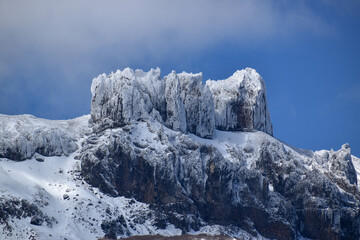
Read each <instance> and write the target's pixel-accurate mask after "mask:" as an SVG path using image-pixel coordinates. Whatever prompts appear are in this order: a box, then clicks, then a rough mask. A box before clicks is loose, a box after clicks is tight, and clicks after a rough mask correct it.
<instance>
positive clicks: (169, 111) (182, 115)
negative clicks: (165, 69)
mask: <svg viewBox="0 0 360 240" xmlns="http://www.w3.org/2000/svg"><path fill="white" fill-rule="evenodd" d="M91 92H92V101H91V118H92V121H93V123H94V124H95V125H94V128H95V129H97V130H96V131H100V130H103V129H106V128H109V127H110V128H111V127H116V126H124V125H125V124H128V123H130V122H131V121H137V120H140V119H150V118H151V119H157V120H158V121H160V122H164V123H165V125H166V126H167V127H169V128H171V129H173V130H175V131H180V132H182V133H187V132H190V133H194V134H196V135H198V136H200V137H205V138H211V137H212V134H213V132H214V128H215V125H214V106H213V103H212V97H211V94H210V92H209V89H208V88H207V87H206V86H204V85H203V84H202V75H201V74H187V73H181V74H176V73H175V72H172V73H170V74H169V75H168V76H166V77H165V78H164V79H161V78H160V69H158V68H157V69H152V70H150V71H149V72H147V73H145V72H143V71H142V70H136V71H135V72H134V71H133V70H132V69H129V68H126V69H125V70H123V71H119V70H118V71H117V72H116V73H112V74H110V75H109V76H106V75H105V74H102V75H100V76H99V77H97V78H95V79H94V80H93V83H92V86H91Z"/></svg>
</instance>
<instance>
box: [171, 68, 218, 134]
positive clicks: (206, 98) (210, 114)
mask: <svg viewBox="0 0 360 240" xmlns="http://www.w3.org/2000/svg"><path fill="white" fill-rule="evenodd" d="M178 76H179V79H180V86H181V95H180V96H181V99H182V101H183V102H184V106H185V110H186V124H187V129H188V131H189V132H191V133H194V134H196V135H197V136H200V137H204V138H212V135H213V133H214V128H215V122H214V107H213V106H214V102H213V99H212V96H211V93H210V91H209V88H208V87H207V86H205V85H204V84H203V83H202V73H197V74H192V73H185V72H183V73H180V74H178Z"/></svg>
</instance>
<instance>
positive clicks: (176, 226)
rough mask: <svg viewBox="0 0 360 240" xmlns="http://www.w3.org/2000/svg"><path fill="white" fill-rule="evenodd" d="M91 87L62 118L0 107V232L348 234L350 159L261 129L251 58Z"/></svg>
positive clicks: (261, 98)
mask: <svg viewBox="0 0 360 240" xmlns="http://www.w3.org/2000/svg"><path fill="white" fill-rule="evenodd" d="M91 92H92V101H91V114H90V115H87V116H83V117H79V118H76V119H72V120H57V121H54V120H45V119H38V118H35V117H33V116H31V115H21V116H6V115H0V183H1V185H0V224H1V226H2V231H0V238H1V239H69V240H70V239H98V238H101V237H104V236H106V237H109V238H120V237H126V236H131V235H147V234H161V235H166V236H172V235H179V234H181V233H190V234H197V233H207V234H226V235H229V236H233V237H239V238H241V239H253V238H256V239H304V238H309V239H359V237H360V211H359V204H360V193H359V190H360V189H359V187H358V184H357V179H358V178H359V174H360V159H359V158H356V157H355V156H352V155H351V153H350V147H349V145H348V144H344V145H343V146H342V147H341V149H339V150H338V151H333V150H331V151H327V150H321V151H316V152H313V151H310V150H303V149H298V148H295V147H292V146H289V145H287V144H285V143H283V142H281V141H279V140H277V139H276V138H274V137H273V136H272V134H273V129H272V124H271V121H270V114H269V110H268V107H267V101H266V90H265V84H264V81H263V79H262V78H261V76H260V75H259V74H258V73H257V72H256V71H255V70H254V69H250V68H247V69H244V70H241V71H237V72H235V73H234V75H232V76H231V77H230V78H228V79H225V80H219V81H212V80H208V81H207V82H206V84H203V80H202V74H201V73H199V74H192V73H191V74H189V73H185V72H183V73H180V74H176V73H175V72H172V73H170V74H169V75H167V76H165V77H164V78H161V75H160V69H152V70H150V71H149V72H143V71H142V70H136V71H133V70H131V69H129V68H127V69H124V70H123V71H119V70H118V71H117V72H116V73H111V74H110V75H105V74H102V75H99V76H98V77H97V78H95V79H94V80H93V83H92V86H91Z"/></svg>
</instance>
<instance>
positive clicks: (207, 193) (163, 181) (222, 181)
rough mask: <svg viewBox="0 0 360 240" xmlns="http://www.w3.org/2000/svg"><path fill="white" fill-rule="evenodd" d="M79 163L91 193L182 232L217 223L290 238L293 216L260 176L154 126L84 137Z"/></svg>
mask: <svg viewBox="0 0 360 240" xmlns="http://www.w3.org/2000/svg"><path fill="white" fill-rule="evenodd" d="M80 156H81V162H82V167H81V169H82V175H83V176H84V179H85V180H86V181H87V182H88V183H90V184H91V185H92V186H95V187H98V188H99V189H100V190H101V191H103V192H105V193H108V194H110V195H111V196H114V197H116V196H125V197H129V198H130V197H131V198H135V199H137V200H138V201H141V202H145V203H149V204H151V206H152V207H153V209H156V210H157V211H158V212H160V213H161V214H163V215H164V221H165V223H167V224H168V223H171V224H174V225H175V226H176V227H178V228H180V229H182V230H183V232H188V231H191V230H199V228H200V227H202V226H204V225H205V224H220V225H229V226H230V225H234V226H238V227H241V228H243V229H246V230H247V231H249V232H250V233H252V234H254V235H256V234H258V233H260V234H262V235H263V236H266V237H269V238H277V239H294V238H295V236H296V212H295V209H294V208H293V207H292V206H291V205H290V204H289V203H288V202H287V201H286V199H285V198H284V197H282V196H281V195H279V194H275V193H274V192H271V191H269V188H268V181H267V179H266V178H264V177H263V176H262V174H261V173H260V172H258V171H254V170H250V169H247V168H246V167H245V166H244V165H243V164H239V163H232V162H231V161H229V160H228V159H225V158H224V157H223V155H222V154H221V153H220V152H219V151H218V150H217V149H216V148H215V147H212V146H208V145H205V144H200V143H198V142H196V141H194V140H193V139H191V138H189V137H188V136H187V135H184V134H181V133H178V132H174V131H171V130H166V129H165V128H163V127H162V126H161V125H160V124H159V123H157V122H155V121H153V122H147V121H146V122H137V123H134V124H130V125H127V126H126V127H123V128H119V129H108V130H106V131H104V132H103V133H102V134H101V135H99V134H97V135H95V134H94V135H91V136H89V140H88V141H87V142H84V148H83V150H82V153H81V154H80ZM167 224H165V225H164V227H165V226H166V225H167ZM160 226H161V225H160Z"/></svg>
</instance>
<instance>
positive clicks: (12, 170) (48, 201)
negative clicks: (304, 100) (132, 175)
mask: <svg viewBox="0 0 360 240" xmlns="http://www.w3.org/2000/svg"><path fill="white" fill-rule="evenodd" d="M12 118H15V119H16V120H17V127H16V130H14V131H19V128H21V123H23V122H25V123H26V124H24V125H23V127H25V128H35V127H36V126H43V125H44V124H48V125H47V126H51V127H52V128H59V129H62V130H63V131H64V132H65V131H66V132H67V133H68V134H72V135H74V134H75V135H77V136H79V137H80V139H79V140H78V142H77V144H78V145H79V146H80V144H81V142H82V141H83V139H84V138H85V133H86V132H87V131H88V129H87V122H88V119H89V116H84V117H82V118H78V119H75V120H69V121H44V120H43V119H36V118H34V117H32V116H31V117H30V116H12ZM44 122H45V123H44ZM19 123H20V124H19ZM32 124H33V126H34V127H32V126H31V125H32ZM135 126H136V127H135V128H133V129H132V135H131V138H132V141H133V142H134V143H137V144H139V145H141V146H144V145H149V144H150V146H151V147H153V148H154V149H155V151H163V150H162V148H163V146H162V145H161V144H160V145H159V142H152V140H153V139H154V138H155V137H156V136H157V135H156V133H154V132H151V131H149V129H148V127H147V123H146V122H142V123H137V124H135ZM156 126H158V128H159V129H158V130H159V131H160V129H161V128H162V127H161V125H157V124H154V125H153V127H155V128H156ZM72 127H74V129H72ZM75 129H78V130H75ZM161 131H163V132H167V131H171V132H172V130H170V129H166V128H163V129H162V130H161ZM190 137H191V138H193V139H194V140H195V141H196V142H199V143H204V144H209V145H212V146H214V147H216V148H217V149H218V150H219V151H220V152H221V153H222V155H223V156H224V157H225V158H227V159H229V160H230V161H232V162H234V163H238V164H245V165H246V166H247V168H252V165H253V164H254V162H255V161H256V159H258V158H259V156H258V154H259V148H260V146H261V144H262V143H263V142H265V141H268V142H272V143H273V144H280V145H282V146H283V147H284V148H285V149H286V151H288V152H291V154H294V155H296V157H297V159H299V160H301V161H302V162H303V164H304V166H306V167H307V168H319V169H320V170H321V171H322V172H324V171H325V170H324V169H322V167H321V166H320V165H318V164H315V163H314V162H313V161H312V160H311V159H312V155H311V153H312V152H310V151H305V152H306V154H304V153H303V152H302V151H301V150H299V149H295V148H292V147H290V146H287V145H284V144H282V143H280V142H279V141H278V140H276V139H275V138H273V137H271V136H270V135H268V134H265V133H263V132H224V131H219V130H215V132H214V136H213V139H203V138H199V137H197V136H196V135H193V134H191V135H190ZM325 152H328V151H325ZM312 154H314V153H312ZM317 154H320V153H317ZM76 155H77V152H74V153H72V154H70V155H69V156H60V157H57V156H54V157H42V158H43V159H44V162H39V161H37V160H36V159H35V157H33V158H31V159H30V160H26V161H22V162H16V161H11V160H8V159H5V158H2V159H0V182H1V187H0V194H1V195H0V198H1V199H2V201H4V199H13V198H17V199H26V200H28V201H29V202H31V203H35V204H36V205H37V206H38V207H39V209H40V210H41V211H42V212H43V213H44V214H45V215H46V216H47V217H48V218H49V219H50V222H51V223H50V224H49V223H48V224H47V223H43V224H42V225H41V226H36V225H31V224H30V221H31V217H26V218H17V217H11V216H10V218H11V220H10V221H9V222H10V224H9V225H10V227H11V228H12V230H10V231H6V230H5V229H3V231H0V238H2V239H27V238H29V236H34V237H36V239H65V238H66V239H74V240H75V239H98V238H100V237H102V236H103V235H104V233H103V230H102V227H101V223H102V222H103V221H107V220H108V221H110V220H113V219H116V218H118V217H119V216H123V217H124V219H125V222H126V224H127V226H128V227H127V229H128V230H127V231H128V232H125V233H124V236H126V235H146V234H162V235H178V234H181V231H180V230H179V229H176V228H174V227H173V226H171V225H169V226H168V227H167V228H166V229H157V228H156V227H155V226H154V222H153V219H152V218H151V217H143V216H149V215H151V214H153V215H154V214H155V213H154V212H153V211H152V210H150V208H149V206H148V204H144V203H140V202H137V201H135V200H133V199H128V198H124V197H117V198H113V197H110V196H107V195H105V194H103V193H101V192H100V191H99V190H98V189H97V188H93V187H91V186H89V185H88V184H87V183H86V182H84V181H83V180H82V179H81V176H80V161H79V160H76V159H75V158H76ZM241 159H245V161H243V160H241ZM352 159H353V163H354V166H355V169H356V170H357V174H358V177H359V172H360V160H359V159H358V158H356V157H352ZM269 190H271V191H273V189H272V186H271V185H269ZM108 213H110V214H108ZM113 213H116V214H113ZM139 218H143V219H144V220H142V221H141V220H139ZM221 232H229V229H225V228H224V227H222V226H207V227H203V228H201V229H200V230H199V231H196V232H193V234H198V233H208V234H218V233H221ZM229 233H230V232H229ZM236 236H239V237H242V238H244V239H249V238H250V235H249V234H247V233H246V232H244V231H241V230H239V229H237V233H236Z"/></svg>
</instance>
